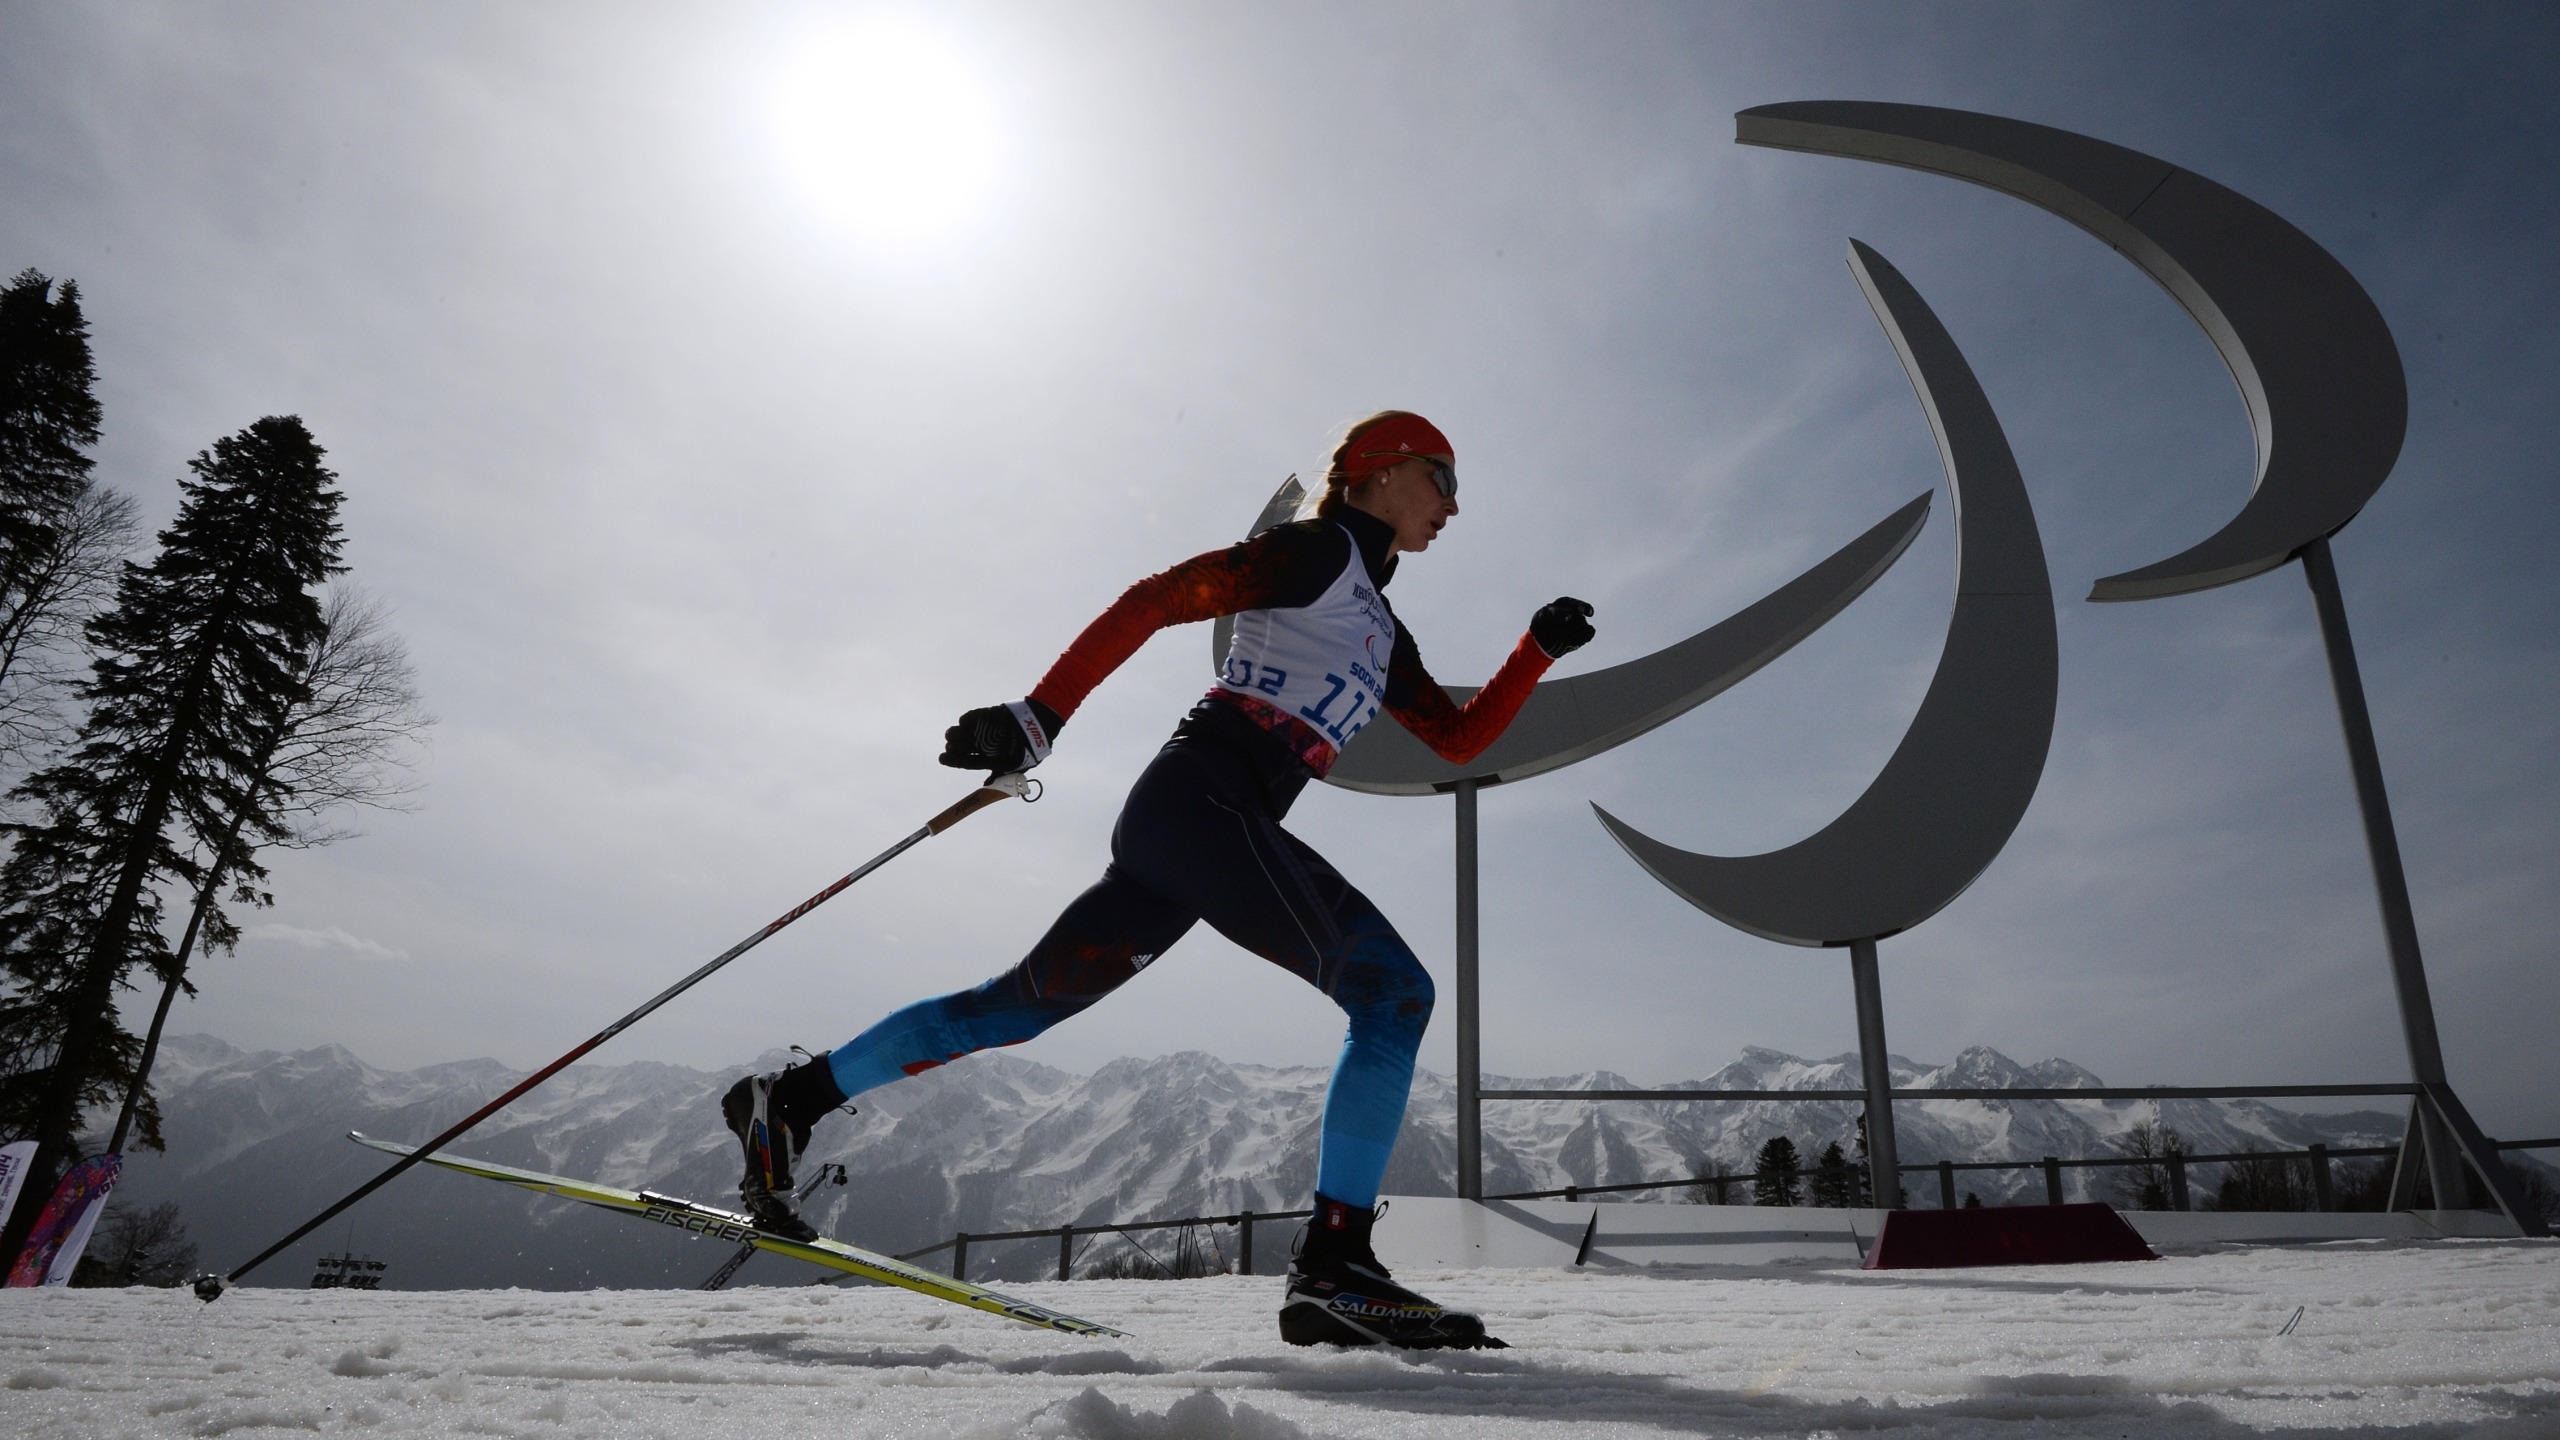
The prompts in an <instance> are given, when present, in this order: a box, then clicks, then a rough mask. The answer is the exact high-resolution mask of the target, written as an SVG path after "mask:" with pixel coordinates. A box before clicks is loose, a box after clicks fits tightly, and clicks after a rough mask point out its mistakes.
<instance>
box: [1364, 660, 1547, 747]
mask: <svg viewBox="0 0 2560 1440" xmlns="http://www.w3.org/2000/svg"><path fill="white" fill-rule="evenodd" d="M1554 663H1556V662H1555V661H1554V660H1552V659H1550V658H1548V655H1547V652H1546V651H1544V650H1541V649H1539V648H1538V642H1537V641H1535V640H1533V639H1531V638H1529V637H1528V636H1526V635H1523V636H1521V637H1520V643H1519V644H1518V645H1515V646H1513V647H1512V650H1511V657H1510V658H1509V659H1507V660H1505V661H1503V662H1502V668H1501V669H1499V670H1496V671H1495V672H1493V678H1492V679H1491V680H1488V681H1486V682H1485V687H1484V688H1483V689H1481V690H1479V691H1477V692H1476V693H1475V694H1474V695H1473V696H1471V697H1469V699H1468V700H1467V703H1466V704H1465V705H1463V706H1461V705H1455V704H1452V703H1450V700H1449V692H1448V691H1446V690H1443V689H1441V688H1440V683H1439V682H1438V681H1436V680H1434V679H1432V678H1431V672H1430V671H1428V670H1425V669H1423V668H1422V651H1421V649H1420V647H1418V646H1416V645H1414V644H1413V642H1412V637H1411V635H1410V634H1408V633H1407V632H1405V631H1404V629H1403V627H1401V626H1399V627H1397V634H1396V653H1395V662H1394V664H1393V665H1392V666H1391V667H1390V672H1391V673H1390V674H1389V676H1388V686H1387V689H1388V692H1389V694H1388V698H1387V713H1388V714H1390V715H1393V716H1395V717H1396V719H1397V721H1398V722H1399V723H1401V724H1402V725H1403V726H1404V728H1406V729H1407V730H1410V731H1412V732H1413V734H1414V738H1415V739H1417V740H1420V741H1421V742H1422V743H1423V744H1425V745H1428V746H1430V747H1431V748H1432V750H1433V751H1434V752H1436V753H1437V754H1438V755H1439V756H1440V758H1441V759H1443V760H1446V761H1448V762H1449V763H1450V764H1452V765H1464V764H1466V763H1467V762H1468V761H1470V760H1473V759H1474V758H1476V757H1477V756H1478V755H1481V754H1483V753H1484V751H1485V747H1486V746H1488V745H1491V744H1492V743H1493V742H1494V741H1496V740H1499V739H1501V738H1502V732H1503V731H1505V730H1508V729H1510V728H1511V718H1512V717H1513V716H1515V715H1517V714H1519V713H1520V707H1521V705H1522V704H1524V703H1525V702H1526V701H1527V700H1528V698H1529V692H1530V690H1531V689H1533V688H1535V687H1536V685H1537V683H1538V677H1539V676H1541V675H1544V674H1546V673H1547V667H1548V666H1550V665H1553V664H1554Z"/></svg>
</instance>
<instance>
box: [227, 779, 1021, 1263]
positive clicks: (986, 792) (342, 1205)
mask: <svg viewBox="0 0 2560 1440" xmlns="http://www.w3.org/2000/svg"><path fill="white" fill-rule="evenodd" d="M1039 783H1040V782H1038V781H1037V780H1029V779H1025V778H1024V777H1023V774H1022V772H1021V771H1018V770H1017V771H1014V772H1012V773H1010V774H1005V775H990V776H988V777H987V783H986V784H984V785H981V786H979V787H978V788H977V789H975V790H972V791H970V792H969V793H968V794H967V795H966V796H963V797H962V798H961V800H960V803H958V804H956V805H954V806H952V807H951V808H950V809H948V810H945V811H943V812H942V813H941V814H939V815H936V816H934V817H933V818H932V819H930V820H927V821H926V822H924V824H923V825H921V826H919V827H917V829H916V832H915V833H914V834H912V835H909V836H908V837H907V838H905V839H904V840H901V841H899V842H898V843H897V844H895V845H892V846H890V847H889V848H888V849H886V850H883V851H881V852H880V853H879V854H877V855H874V856H872V857H871V858H870V859H869V860H866V861H864V862H863V863H862V864H861V865H859V866H857V867H856V868H855V869H854V871H853V873H852V874H849V875H847V876H845V877H844V878H843V879H841V880H838V881H837V882H835V883H834V884H832V885H830V886H828V887H827V888H826V889H824V890H821V891H819V892H818V893H817V894H815V895H812V896H810V897H809V898H808V899H806V900H803V901H801V902H800V903H799V904H797V905H795V906H793V907H792V908H791V909H789V910H787V911H785V912H783V915H782V918H781V919H779V920H776V921H774V922H773V923H772V924H770V925H767V926H765V927H764V928H763V929H761V930H758V931H757V932H756V933H754V934H753V935H750V936H748V937H747V938H746V939H744V940H741V941H739V942H738V943H737V944H735V945H732V946H730V947H729V948H728V949H726V950H724V951H722V952H720V954H719V955H717V956H715V957H713V959H712V960H711V962H710V963H709V964H707V965H704V966H703V967H702V968H701V969H699V970H696V971H694V972H693V973H692V974H690V975H687V976H686V977H684V978H683V979H681V980H679V981H677V982H676V983H674V984H673V985H670V986H668V987H667V988H666V989H664V990H661V991H659V992H658V993H657V994H656V995H655V996H653V997H652V998H651V999H650V1001H649V1003H648V1004H646V1005H643V1006H641V1007H640V1008H639V1009H637V1010H634V1011H632V1012H631V1013H630V1014H628V1015H625V1016H623V1017H622V1018H621V1019H619V1020H616V1021H614V1022H613V1023H612V1024H610V1025H607V1026H606V1027H604V1028H603V1029H602V1030H599V1031H597V1032H596V1033H595V1034H594V1035H592V1036H589V1037H588V1038H587V1040H586V1041H585V1042H584V1043H583V1044H581V1045H579V1046H578V1047H577V1048H576V1049H574V1050H571V1051H570V1052H569V1053H568V1054H566V1055H563V1056H561V1057H560V1058H559V1059H557V1060H554V1061H552V1062H551V1063H550V1064H548V1065H545V1066H543V1067H542V1068H541V1069H539V1070H537V1071H535V1072H534V1073H532V1074H531V1075H528V1076H526V1077H525V1078H524V1079H523V1080H522V1081H521V1082H519V1083H518V1084H517V1085H516V1087H515V1088H514V1089H512V1090H509V1091H508V1092H507V1093H506V1094H504V1095H501V1096H499V1097H498V1098H497V1099H495V1100H492V1101H490V1102H489V1103H488V1104H486V1105H483V1106H481V1107H480V1108H479V1109H477V1110H475V1111H473V1112H472V1113H471V1114H470V1115H468V1116H466V1117H465V1118H464V1119H463V1121H462V1123H460V1124H458V1125H456V1126H454V1127H453V1128H452V1129H450V1130H447V1131H446V1132H444V1133H443V1134H441V1135H439V1136H437V1137H436V1138H434V1139H433V1140H430V1141H428V1142H427V1143H426V1144H424V1145H421V1146H419V1147H418V1148H417V1149H415V1150H412V1151H410V1152H409V1153H408V1154H406V1155H403V1156H401V1157H400V1159H399V1160H397V1161H395V1162H393V1164H392V1166H391V1168H390V1169H388V1170H385V1171H383V1172H382V1173H381V1174H379V1175H376V1176H374V1177H373V1178H372V1179H370V1180H367V1181H366V1182H364V1183H363V1184H362V1185H359V1186H357V1187H356V1188H355V1189H354V1190H352V1191H349V1192H348V1193H347V1196H346V1198H344V1199H342V1200H340V1201H339V1202H338V1203H337V1204H335V1205H332V1206H330V1207H329V1208H328V1209H326V1210H323V1211H321V1212H320V1213H319V1214H317V1215H314V1216H312V1217H311V1218H310V1219H308V1220H305V1221H303V1222H302V1224H301V1226H300V1227H299V1228H297V1229H296V1230H295V1231H294V1232H293V1233H292V1234H290V1235H287V1236H286V1237H284V1238H283V1239H281V1240H279V1241H277V1242H276V1243H274V1244H273V1245H270V1246H268V1247H267V1248H266V1249H264V1250H261V1251H259V1252H258V1253H257V1254H256V1255H254V1256H252V1257H250V1259H249V1262H248V1263H247V1264H245V1265H242V1266H240V1267H239V1268H238V1269H236V1270H233V1271H232V1272H231V1273H230V1274H228V1275H199V1276H197V1277H196V1281H195V1291H196V1298H197V1299H199V1300H205V1301H213V1300H218V1299H220V1298H222V1292H223V1291H225V1290H227V1289H229V1288H231V1286H232V1284H233V1283H234V1282H236V1281H238V1280H239V1278H240V1277H241V1276H243V1275H246V1274H248V1273H249V1272H250V1271H252V1270H255V1269H257V1268H258V1267H259V1266H261V1265H263V1264H265V1263H267V1262H268V1261H269V1260H272V1259H274V1258H275V1257H276V1255H277V1253H278V1252H279V1251H282V1250H283V1249H284V1248H285V1247H286V1246H288V1245H291V1244H292V1243H293V1242H295V1241H296V1240H299V1239H301V1238H302V1237H303V1236H305V1235H308V1234H310V1233H311V1232H312V1231H314V1230H317V1229H319V1228H320V1227H321V1226H323V1225H326V1224H328V1223H329V1221H330V1220H331V1219H333V1218H335V1217H336V1216H337V1214H338V1213H339V1212H340V1211H342V1210H344V1209H346V1208H347V1207H348V1206H350V1205H353V1204H354V1203H356V1202H357V1201H359V1200H361V1199H363V1198H364V1197H366V1196H367V1195H370V1194H372V1193H373V1192H374V1191H376V1190H379V1189H381V1188H382V1187H383V1186H384V1185H385V1184H387V1183H389V1182H390V1180H391V1178H392V1177H393V1176H395V1175H398V1174H399V1173H400V1172H401V1171H403V1170H406V1169H408V1168H409V1167H410V1166H412V1165H415V1164H417V1163H418V1162H419V1161H421V1160H424V1159H426V1158H427V1157H428V1156H430V1155H433V1154H434V1153H436V1152H437V1151H438V1150H441V1149H443V1148H444V1147H445V1146H446V1145H447V1144H449V1143H451V1142H452V1141H454V1140H456V1139H459V1138H460V1137H461V1136H462V1134H463V1132H465V1131H467V1130H469V1129H470V1128H471V1127H472V1126H474V1125H477V1124H479V1123H480V1122H481V1121H483V1120H486V1119H488V1118H489V1117H490V1116H492V1115H495V1114H497V1113H498V1112H499V1111H501V1110H504V1109H505V1108H507V1107H508V1106H509V1105H512V1104H514V1103H515V1102H516V1100H517V1099H518V1098H519V1097H521V1096H522V1095H523V1094H524V1093H525V1092H526V1091H528V1090H531V1089H532V1088H533V1087H534V1086H536V1085H539V1084H541V1083H542V1082H543V1081H545V1080H548V1079H550V1078H551V1077H552V1076H554V1075H557V1074H559V1073H560V1072H561V1071H562V1070H565V1069H567V1068H568V1067H569V1065H570V1064H571V1063H572V1062H574V1061H575V1060H577V1058H578V1057H579V1056H581V1055H584V1054H586V1053H587V1052H588V1051H590V1050H593V1049H595V1048H596V1047H597V1046H599V1045H602V1044H603V1043H604V1042H606V1041H607V1040H610V1039H612V1038H613V1037H614V1036H616V1035H619V1034H621V1033H622V1032H623V1031H625V1030H628V1029H630V1028H631V1027H632V1026H633V1025H635V1024H638V1023H639V1022H640V1021H641V1020H642V1019H644V1018H645V1017H646V1016H647V1015H648V1014H649V1012H650V1011H652V1010H655V1009H657V1008H658V1007H659V1006H661V1005H664V1004H666V1003H667V1002H668V1001H670V1000H673V999H674V998H676V997H677V996H678V995H681V994H683V993H684V992H685V991H687V990H690V989H692V988H693V987H694V986H695V985H696V984H699V983H700V982H701V981H703V980H705V979H708V978H709V977H710V975H711V973H712V972H713V971H715V970H718V969H719V968H720V967H721V966H723V965H726V964H728V963H729V962H730V961H732V960H735V959H737V958H738V957H739V956H741V955H744V954H746V953H747V952H748V951H750V950H753V949H754V948H756V947H757V946H758V945H761V944H763V943H764V942H765V941H766V940H767V939H770V938H771V937H772V936H773V935H774V933H775V932H776V931H779V930H781V929H782V927H784V926H786V925H788V924H790V923H791V922H792V921H794V920H797V919H799V918H800V917H801V916H803V915H806V914H808V913H809V912H810V911H812V910H815V909H817V908H818V907H819V906H821V905H824V904H825V903H827V902H828V901H829V900H832V899H834V898H835V896H836V894H837V893H838V892H839V891H841V890H843V889H844V888H845V887H846V886H848V885H851V884H852V883H853V882H854V881H856V880H859V879H861V878H862V877H863V876H865V875H868V874H870V873H871V872H872V871H874V870H877V869H879V868H880V867H881V866H883V865H886V864H888V863H889V862H890V861H892V860H895V859H897V858H898V857H899V856H900V855H903V854H905V853H906V852H907V850H908V849H909V847H911V846H913V845H915V844H916V843H917V842H918V841H921V840H924V839H926V838H928V837H930V836H934V835H939V834H941V833H942V832H943V831H945V830H948V829H950V828H951V827H952V826H954V825H957V824H959V823H960V822H961V821H963V820H966V819H968V818H969V817H970V816H972V815H975V814H977V813H978V812H979V811H981V810H984V809H986V808H987V807H988V806H990V805H993V804H995V803H996V802H997V801H999V800H1005V799H1009V798H1012V797H1016V796H1019V797H1020V798H1022V799H1023V800H1025V801H1030V800H1037V799H1039V798H1040V792H1039V790H1038V789H1036V788H1034V787H1036V786H1037V785H1038V784H1039Z"/></svg>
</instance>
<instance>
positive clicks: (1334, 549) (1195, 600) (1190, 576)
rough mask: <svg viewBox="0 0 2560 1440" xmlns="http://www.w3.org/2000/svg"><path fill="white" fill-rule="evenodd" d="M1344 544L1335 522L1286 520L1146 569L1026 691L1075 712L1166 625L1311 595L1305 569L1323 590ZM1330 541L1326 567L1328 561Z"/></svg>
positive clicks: (1061, 714) (1063, 711) (1063, 714)
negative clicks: (1317, 525)
mask: <svg viewBox="0 0 2560 1440" xmlns="http://www.w3.org/2000/svg"><path fill="white" fill-rule="evenodd" d="M1349 543H1350V541H1349V538H1348V537H1347V536H1345V535H1343V534H1342V532H1341V531H1340V530H1339V529H1336V528H1335V527H1332V526H1327V527H1324V530H1323V531H1317V530H1315V529H1313V528H1312V527H1307V526H1298V525H1284V526H1281V527H1279V528H1277V529H1272V530H1266V531H1264V532H1263V533H1262V534H1260V535H1258V536H1256V537H1254V538H1253V539H1251V540H1247V541H1245V542H1244V543H1243V544H1241V545H1230V546H1228V547H1227V548H1226V549H1224V550H1212V551H1210V552H1208V553H1207V554H1205V555H1194V556H1192V557H1191V558H1190V559H1188V560H1185V561H1183V562H1182V563H1181V564H1179V565H1176V566H1174V567H1173V568H1172V569H1170V570H1165V571H1161V572H1159V573H1157V574H1154V575H1150V576H1148V577H1147V578H1146V579H1144V580H1141V581H1139V582H1138V583H1137V584H1135V585H1132V586H1130V587H1129V588H1128V589H1127V590H1125V591H1122V592H1121V595H1120V598H1119V599H1117V600H1115V601H1113V602H1112V603H1111V608H1110V609H1108V610H1105V611H1103V612H1102V616H1101V618H1100V619H1097V620H1095V621H1094V622H1093V623H1092V624H1090V625H1087V626H1086V627H1084V633H1083V634H1081V635H1078V636H1077V637H1076V639H1075V643H1074V644H1072V645H1069V646H1068V647H1067V650H1066V653H1065V654H1063V655H1060V656H1059V657H1058V660H1057V663H1056V664H1054V665H1051V666H1050V667H1049V673H1048V674H1046V675H1043V676H1041V677H1040V683H1039V684H1038V685H1036V686H1034V687H1032V691H1031V698H1032V699H1034V700H1037V701H1039V702H1040V703H1041V704H1043V705H1046V706H1048V707H1049V708H1050V709H1051V710H1053V711H1055V712H1056V713H1057V716H1058V718H1059V719H1060V720H1061V721H1063V720H1065V719H1066V718H1067V717H1068V716H1070V715H1073V714H1075V713H1076V707H1077V706H1079V705H1082V704H1083V703H1084V697H1085V696H1087V695H1090V694H1092V693H1093V687H1095V686H1097V685H1099V684H1101V683H1102V682H1103V681H1104V680H1105V679H1107V678H1109V676H1110V674H1111V672H1112V671H1114V670H1117V669H1119V668H1120V667H1121V665H1122V664H1123V663H1125V662H1126V661H1127V660H1128V658H1129V657H1130V656H1132V655H1135V654H1137V653H1138V647H1139V646H1141V645H1144V644H1146V643H1147V637H1149V636H1151V635H1153V634H1155V633H1156V632H1157V631H1158V630H1161V629H1163V628H1164V627H1166V626H1167V625H1187V624H1189V623H1191V622H1192V621H1194V620H1214V619H1216V618H1218V617H1219V616H1221V615H1233V614H1235V613H1236V612H1237V611H1239V610H1259V609H1264V608H1267V607H1272V606H1286V605H1291V604H1297V605H1304V604H1306V603H1307V600H1308V599H1309V598H1311V597H1308V596H1306V595H1303V594H1301V593H1300V592H1302V591H1304V590H1306V589H1307V588H1308V576H1309V575H1311V574H1316V575H1317V576H1318V580H1319V583H1318V584H1317V586H1316V588H1317V589H1319V590H1321V589H1322V588H1323V587H1322V583H1321V582H1322V581H1327V580H1330V579H1332V577H1333V574H1334V573H1335V572H1337V571H1339V570H1340V569H1341V568H1342V556H1341V552H1342V550H1343V547H1345V546H1347V545H1348V544H1349ZM1328 547H1330V552H1331V557H1332V558H1331V562H1330V563H1331V569H1327V568H1326V563H1325V560H1326V554H1327V549H1328ZM1319 572H1321V573H1319Z"/></svg>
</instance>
